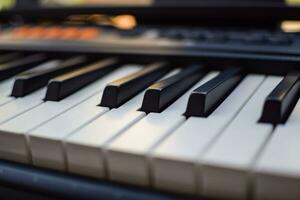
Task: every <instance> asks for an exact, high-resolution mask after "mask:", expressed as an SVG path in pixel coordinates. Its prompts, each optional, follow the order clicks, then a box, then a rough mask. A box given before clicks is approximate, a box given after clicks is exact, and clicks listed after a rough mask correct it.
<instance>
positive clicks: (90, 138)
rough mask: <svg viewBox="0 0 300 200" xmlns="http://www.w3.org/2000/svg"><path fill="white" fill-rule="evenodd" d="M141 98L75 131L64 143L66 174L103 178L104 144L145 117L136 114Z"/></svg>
mask: <svg viewBox="0 0 300 200" xmlns="http://www.w3.org/2000/svg"><path fill="white" fill-rule="evenodd" d="M176 72H178V70H173V71H172V72H170V73H168V75H167V76H165V77H168V76H171V75H172V74H174V73H176ZM143 96H144V92H142V93H140V94H139V95H137V96H136V97H134V98H132V99H131V100H130V101H128V102H127V103H125V104H123V105H122V106H120V107H119V108H117V109H112V110H110V111H109V112H108V113H105V114H104V115H103V116H101V117H99V118H97V119H96V120H94V121H93V122H91V123H89V124H88V125H86V126H84V127H82V128H81V129H79V130H78V131H75V132H74V133H73V134H72V135H71V136H69V137H68V138H67V139H66V140H65V142H66V145H65V147H66V153H67V160H68V162H67V163H68V169H69V171H70V172H73V173H77V174H83V175H88V176H92V177H104V176H105V166H104V161H103V160H104V155H103V153H104V151H105V150H104V149H105V145H106V144H107V143H108V142H109V141H111V140H112V139H113V138H115V137H117V136H118V135H119V134H120V133H122V132H123V131H124V130H126V129H127V128H129V127H130V126H132V125H133V124H135V123H136V122H137V121H139V120H140V119H142V118H143V117H144V116H145V115H146V114H145V113H144V112H140V111H138V109H139V108H140V106H141V103H142V100H143Z"/></svg>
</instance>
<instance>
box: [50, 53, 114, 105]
mask: <svg viewBox="0 0 300 200" xmlns="http://www.w3.org/2000/svg"><path fill="white" fill-rule="evenodd" d="M118 63H119V62H118V59H116V58H108V59H104V60H100V61H98V62H95V63H92V64H90V65H88V66H85V67H84V68H81V69H77V70H75V71H72V72H69V73H67V74H63V75H61V76H58V77H56V78H54V79H52V80H51V81H50V83H49V84H48V89H47V93H46V97H45V100H46V101H60V100H61V99H63V98H65V97H66V96H69V95H71V94H72V93H74V92H76V91H77V90H79V89H80V88H82V87H84V86H85V85H87V84H89V83H91V82H93V81H95V80H97V79H99V78H100V77H102V76H104V75H106V74H108V73H109V72H111V71H112V70H113V69H115V68H116V67H117V64H118Z"/></svg>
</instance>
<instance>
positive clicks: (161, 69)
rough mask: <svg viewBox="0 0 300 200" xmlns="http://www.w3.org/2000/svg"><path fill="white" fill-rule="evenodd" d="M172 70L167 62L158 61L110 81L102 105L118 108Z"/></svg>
mask: <svg viewBox="0 0 300 200" xmlns="http://www.w3.org/2000/svg"><path fill="white" fill-rule="evenodd" d="M168 71H170V67H169V65H168V64H167V63H164V62H157V63H154V64H150V65H148V66H145V67H144V68H143V69H141V70H140V71H138V72H136V73H133V74H131V75H128V76H125V77H123V78H120V79H118V80H115V81H113V82H111V83H109V84H108V85H107V86H106V87H105V89H104V92H103V96H102V100H101V104H100V105H101V106H104V107H109V108H117V107H119V106H121V105H122V104H123V103H125V102H126V101H128V100H129V99H130V98H132V97H133V96H135V95H136V94H137V93H139V92H140V91H142V90H143V89H145V88H147V87H148V86H149V85H150V84H152V83H153V82H155V81H157V80H158V79H160V78H161V77H163V76H164V75H165V74H166V73H168Z"/></svg>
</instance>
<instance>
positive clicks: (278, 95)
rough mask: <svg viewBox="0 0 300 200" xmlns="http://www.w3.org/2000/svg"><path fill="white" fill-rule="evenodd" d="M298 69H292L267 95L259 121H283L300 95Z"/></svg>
mask: <svg viewBox="0 0 300 200" xmlns="http://www.w3.org/2000/svg"><path fill="white" fill-rule="evenodd" d="M299 92H300V71H293V72H290V73H288V74H287V76H286V77H284V79H283V80H282V81H281V82H280V83H279V84H278V86H277V87H276V88H275V89H274V90H273V91H272V92H271V94H269V96H268V97H267V99H266V101H265V104H264V108H263V112H262V116H261V119H260V121H261V122H265V123H271V124H278V123H284V122H285V120H286V119H287V118H288V116H289V114H290V112H291V111H292V110H293V108H294V106H295V104H296V103H297V101H298V99H299V95H300V93H299Z"/></svg>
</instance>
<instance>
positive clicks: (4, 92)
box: [0, 78, 16, 106]
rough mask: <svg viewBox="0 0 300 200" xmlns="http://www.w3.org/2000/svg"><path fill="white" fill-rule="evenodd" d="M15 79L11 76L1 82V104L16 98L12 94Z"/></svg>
mask: <svg viewBox="0 0 300 200" xmlns="http://www.w3.org/2000/svg"><path fill="white" fill-rule="evenodd" d="M14 81H15V78H10V79H7V80H4V81H2V82H1V83H0V106H2V105H4V104H6V103H9V102H11V101H13V100H15V99H16V98H14V97H11V96H10V94H11V92H12V89H13V85H14Z"/></svg>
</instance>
